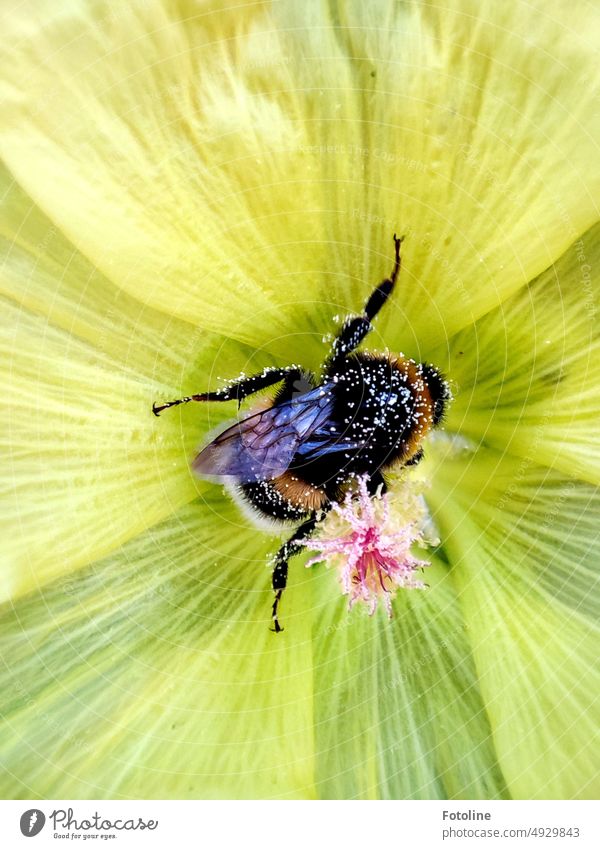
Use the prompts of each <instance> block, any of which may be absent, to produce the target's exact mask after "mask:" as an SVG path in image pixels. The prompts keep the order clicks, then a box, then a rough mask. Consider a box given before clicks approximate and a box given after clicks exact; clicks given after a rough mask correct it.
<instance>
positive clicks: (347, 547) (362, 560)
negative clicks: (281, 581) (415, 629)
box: [302, 476, 434, 616]
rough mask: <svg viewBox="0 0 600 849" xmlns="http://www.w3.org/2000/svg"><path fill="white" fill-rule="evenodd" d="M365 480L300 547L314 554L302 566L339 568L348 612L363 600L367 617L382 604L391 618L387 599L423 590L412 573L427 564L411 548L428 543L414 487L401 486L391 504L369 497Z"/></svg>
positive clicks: (405, 483) (421, 506)
mask: <svg viewBox="0 0 600 849" xmlns="http://www.w3.org/2000/svg"><path fill="white" fill-rule="evenodd" d="M367 481H368V477H367V476H363V477H361V478H359V479H358V490H357V491H356V492H354V493H352V492H349V493H347V495H346V497H345V499H344V501H343V502H342V503H341V504H333V505H332V512H331V513H330V515H329V516H328V517H327V519H326V520H325V521H324V522H323V524H322V525H321V528H320V531H319V534H318V536H316V537H313V538H312V539H308V540H304V541H303V543H302V544H303V545H305V546H306V547H307V548H310V549H312V550H313V551H317V552H319V553H318V554H317V556H315V557H313V558H311V559H310V560H309V561H308V563H307V564H306V565H307V566H312V565H313V564H314V563H317V562H321V561H325V562H327V563H328V564H334V565H336V566H337V567H338V570H339V577H340V582H341V585H342V592H343V593H344V595H347V596H348V597H349V607H352V606H353V605H354V604H355V602H357V601H363V602H364V603H365V604H366V605H367V606H368V608H369V612H370V613H371V614H372V613H374V612H375V609H376V608H377V604H378V602H379V601H380V600H383V602H384V604H385V607H386V610H387V612H388V615H389V616H391V615H392V604H391V602H392V598H393V596H394V594H395V592H396V591H397V589H398V588H399V587H404V588H408V589H423V588H424V587H425V586H426V585H425V584H424V583H423V581H421V580H419V579H418V578H417V577H416V576H415V573H417V572H418V571H419V570H421V569H422V568H423V567H425V566H428V565H429V563H428V562H427V561H424V560H419V559H418V558H416V557H415V556H414V555H413V554H412V552H411V548H412V546H413V545H414V544H416V543H419V544H421V545H423V544H427V543H430V544H431V543H433V542H434V540H431V539H427V535H426V525H427V515H426V510H425V507H424V504H423V501H422V498H421V495H420V492H419V491H417V488H416V487H415V486H414V485H411V484H410V482H409V481H408V480H405V481H403V482H402V483H401V484H400V489H399V490H398V491H397V492H396V496H395V497H394V499H393V501H391V500H390V496H389V495H388V494H386V495H383V496H376V497H374V498H373V497H371V496H370V494H369V490H368V487H367Z"/></svg>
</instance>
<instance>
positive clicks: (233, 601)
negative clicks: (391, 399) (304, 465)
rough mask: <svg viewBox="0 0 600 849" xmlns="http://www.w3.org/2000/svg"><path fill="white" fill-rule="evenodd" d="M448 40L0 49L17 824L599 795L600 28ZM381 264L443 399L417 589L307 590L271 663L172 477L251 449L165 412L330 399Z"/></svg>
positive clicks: (504, 10) (544, 16) (239, 592)
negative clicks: (370, 610)
mask: <svg viewBox="0 0 600 849" xmlns="http://www.w3.org/2000/svg"><path fill="white" fill-rule="evenodd" d="M447 6H448V4H437V3H433V4H430V3H427V4H421V3H418V2H414V3H411V2H405V3H395V2H391V0H386V2H383V1H382V2H378V1H377V2H369V3H367V4H360V3H354V2H349V3H341V4H339V6H336V5H335V4H333V5H332V4H326V3H324V2H317V0H311V2H309V3H308V4H303V3H294V2H292V0H290V2H287V0H283V1H282V2H277V3H273V4H269V3H264V4H253V3H252V4H251V3H248V4H247V5H243V6H240V5H236V4H232V5H231V6H229V5H228V4H227V5H225V4H217V3H201V2H196V3H194V2H189V3H185V2H181V3H166V2H158V0H144V2H141V0H140V2H132V3H127V4H123V6H122V7H120V6H115V5H114V4H109V3H104V2H100V0H98V2H83V0H81V2H77V0H74V2H72V3H69V4H64V3H58V4H57V3H55V2H50V0H42V2H36V3H34V4H31V5H28V4H25V5H21V6H19V8H18V10H16V11H13V12H12V13H11V15H10V16H8V17H6V18H5V20H4V21H3V36H4V38H3V42H4V46H3V50H2V59H1V64H2V79H3V80H4V82H2V83H1V85H0V103H1V106H0V110H1V114H0V118H1V120H0V153H1V155H2V157H3V160H4V162H5V170H4V171H3V176H2V179H3V187H2V198H3V216H2V239H3V245H4V250H3V253H4V262H3V267H2V275H1V278H0V279H1V285H2V298H3V310H4V319H3V321H2V341H1V345H2V364H3V365H2V375H1V380H2V383H1V386H2V397H3V399H4V404H5V415H4V428H3V435H2V441H3V443H4V448H5V451H4V458H5V459H4V462H3V464H2V475H3V478H4V480H3V490H4V501H3V504H2V511H1V513H0V515H1V517H2V523H3V527H2V539H3V564H2V572H1V576H2V579H1V583H0V588H1V590H2V598H3V600H4V605H3V618H2V625H1V627H2V634H3V645H4V650H3V658H4V661H5V668H4V672H3V680H2V687H1V691H2V715H3V717H4V727H3V733H2V737H1V743H0V759H1V761H2V763H3V765H4V767H5V772H4V776H5V777H4V779H3V783H2V792H3V794H4V795H5V796H20V797H27V798H35V797H55V798H78V797H82V798H100V797H134V798H140V797H141V798H165V797H169V798H184V797H194V798H198V797H199V798H206V797H300V798H305V797H310V798H313V797H337V798H354V797H371V796H373V797H394V798H415V797H451V798H454V797H466V798H492V797H505V796H513V797H542V798H548V797H568V798H570V797H581V796H583V797H595V796H597V793H598V791H599V789H600V788H599V784H598V764H597V758H596V757H595V753H596V752H597V751H598V748H597V747H598V740H597V734H598V725H599V723H598V703H597V694H598V692H600V686H599V682H598V668H597V657H598V621H599V620H598V592H597V584H596V583H595V581H597V579H596V574H597V566H598V560H599V553H600V552H599V542H598V532H597V516H598V507H599V499H598V492H597V489H596V486H597V485H598V483H600V437H599V433H600V431H599V430H598V416H599V413H600V390H599V377H600V358H599V343H598V333H597V315H596V311H597V310H596V298H597V295H598V291H599V287H600V239H599V236H600V226H599V225H598V224H597V222H598V218H599V216H598V198H599V196H600V195H599V190H600V164H599V163H600V157H599V156H598V143H597V139H598V138H599V132H598V131H599V126H598V110H597V102H598V95H599V88H600V70H599V66H598V63H597V55H596V48H597V43H598V37H599V34H600V33H599V30H600V17H599V16H598V14H597V13H596V12H594V10H593V9H592V7H591V6H590V5H589V4H587V3H584V2H577V0H576V2H574V3H570V4H569V11H568V17H567V18H565V15H564V9H563V8H562V7H558V6H557V7H554V5H552V4H543V5H541V4H540V5H539V8H535V7H534V6H532V5H531V4H528V3H525V2H519V0H512V1H511V2H503V3H494V2H483V3H482V2H470V0H461V2H458V3H454V4H451V8H447ZM394 231H396V232H403V233H405V234H406V237H407V238H406V242H405V244H404V267H403V271H402V280H401V285H400V292H399V293H398V294H397V295H396V296H395V298H394V301H393V303H392V304H390V306H389V307H388V308H387V312H386V314H385V315H384V314H383V313H382V315H381V319H380V320H379V321H378V324H377V332H376V334H374V338H373V339H372V340H371V342H370V345H371V346H375V347H378V348H383V347H386V346H387V347H389V348H390V349H391V350H393V351H400V350H402V351H404V352H405V353H406V354H407V355H408V356H413V357H415V358H416V359H418V360H427V361H431V362H433V363H435V364H436V365H437V366H439V367H440V368H442V369H443V370H444V371H445V373H446V374H447V375H448V377H449V379H450V380H451V381H452V384H453V391H454V394H455V397H456V400H455V401H454V403H453V405H452V407H451V409H450V413H449V416H448V420H447V422H446V436H445V437H443V438H440V439H437V440H433V439H432V440H430V442H429V443H428V446H427V460H426V465H425V473H426V476H427V478H428V480H429V484H430V485H429V488H428V489H427V490H426V498H427V501H428V503H429V506H430V508H431V509H432V511H433V513H434V521H435V524H436V528H437V531H438V533H439V536H440V539H441V545H440V547H439V548H438V549H437V552H436V555H435V556H434V558H433V563H432V566H431V568H430V569H428V570H427V581H428V583H429V584H430V589H429V590H427V591H425V592H419V593H410V592H404V593H403V592H402V591H400V592H399V593H398V595H397V596H396V599H395V601H394V618H393V619H391V620H390V621H388V619H387V617H386V615H385V611H383V610H380V611H378V612H377V614H376V615H374V616H373V617H372V618H369V617H368V616H362V615H360V614H361V612H362V611H359V610H358V609H356V610H354V611H352V613H351V615H349V614H348V613H347V610H346V607H347V604H346V600H345V599H344V598H343V597H342V596H341V595H340V593H339V591H338V588H337V586H336V583H337V579H336V576H335V575H334V574H333V572H332V571H328V570H326V569H324V568H319V567H315V568H313V569H310V570H306V569H303V568H301V563H302V561H301V560H300V559H298V561H297V562H296V563H294V562H292V568H291V570H290V571H291V574H290V584H289V587H288V590H287V595H286V601H285V603H286V626H287V627H286V631H285V633H284V634H282V635H279V636H277V637H276V636H275V635H273V634H272V633H271V632H270V631H269V627H268V626H269V614H270V602H271V590H270V582H269V572H268V569H267V565H266V564H267V559H266V558H267V554H268V553H269V552H272V551H273V548H274V545H276V541H275V543H274V541H273V538H270V537H269V536H267V535H265V534H262V533H260V532H257V531H256V529H254V528H253V527H252V525H251V524H250V523H249V522H247V520H246V519H245V518H244V517H243V516H242V515H240V513H239V512H238V510H237V508H236V507H235V505H233V504H232V503H231V502H230V501H229V500H228V499H227V497H225V495H224V494H223V493H222V491H221V489H220V488H219V487H215V486H213V485H210V484H208V483H205V482H198V481H196V480H194V479H193V478H192V475H191V473H190V468H189V460H190V458H191V457H192V456H193V454H194V451H195V449H196V448H197V446H198V445H199V444H200V443H202V441H203V439H204V438H205V436H206V434H207V433H208V432H209V430H210V429H211V428H214V427H215V426H216V425H218V424H219V423H221V422H222V421H224V420H225V418H226V417H227V416H228V415H231V412H230V411H228V410H223V409H222V408H217V405H206V406H199V405H188V407H187V408H178V410H177V411H172V413H171V415H170V416H169V417H168V418H167V417H166V416H165V417H163V418H162V419H161V420H160V421H159V422H157V420H156V419H155V418H154V417H153V416H152V414H151V411H150V407H151V404H152V401H154V400H156V399H157V398H169V397H178V396H179V395H181V394H185V393H187V392H197V391H202V390H204V389H208V388H214V387H216V386H217V385H218V384H217V377H219V376H221V377H231V376H234V375H236V374H238V373H239V372H240V371H242V370H243V371H246V372H247V373H251V372H252V371H258V370H260V369H261V368H262V367H264V366H265V365H285V364H287V363H290V362H298V361H299V362H302V363H303V364H306V365H307V366H308V367H316V366H317V365H318V363H319V362H320V361H321V359H322V357H323V352H324V346H323V343H322V336H323V334H326V333H328V332H330V331H331V330H332V328H333V323H332V316H333V315H334V314H336V313H338V314H344V313H345V312H352V311H356V310H357V309H358V308H360V307H361V305H362V304H363V303H364V300H365V297H366V296H367V295H368V294H369V292H370V291H371V288H372V287H373V286H374V285H375V284H376V283H377V282H379V281H380V280H381V279H382V278H383V277H384V276H385V274H386V273H387V272H388V270H389V259H390V250H389V248H390V240H391V235H392V233H393V232H394ZM191 407H194V409H192V408H191ZM6 449H8V453H7V451H6Z"/></svg>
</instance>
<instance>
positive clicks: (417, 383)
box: [389, 354, 434, 463]
mask: <svg viewBox="0 0 600 849" xmlns="http://www.w3.org/2000/svg"><path fill="white" fill-rule="evenodd" d="M389 362H390V365H391V366H392V368H395V369H397V370H398V371H399V372H401V373H402V374H403V375H405V376H406V382H407V385H408V386H410V389H411V392H412V396H413V404H414V406H413V410H414V412H413V420H414V423H413V425H412V427H411V431H410V434H408V438H407V440H406V442H405V449H404V452H403V454H402V456H401V457H400V458H399V459H400V461H401V462H402V463H406V462H407V461H408V460H410V459H411V458H412V457H414V456H415V454H416V453H417V452H418V450H419V448H420V445H421V441H422V440H423V438H424V437H425V436H426V435H427V434H428V433H429V431H430V430H431V429H432V427H433V412H434V405H433V399H432V397H431V392H430V391H429V386H428V384H427V381H426V379H425V377H424V375H423V366H422V365H421V364H420V363H416V362H415V361H414V360H411V359H410V358H408V357H404V356H403V355H402V354H390V356H389Z"/></svg>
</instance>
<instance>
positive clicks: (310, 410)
mask: <svg viewBox="0 0 600 849" xmlns="http://www.w3.org/2000/svg"><path fill="white" fill-rule="evenodd" d="M332 409H333V398H332V394H331V387H330V386H328V385H327V384H325V385H324V386H320V387H317V388H316V389H312V390H311V391H310V392H306V393H305V394H303V395H298V396H297V397H295V398H293V399H292V400H291V401H286V402H285V403H283V404H278V405H277V406H275V407H269V408H268V409H267V410H262V411H261V412H259V413H255V414H254V415H252V416H249V417H248V418H247V419H243V420H242V421H241V422H237V423H236V424H234V425H232V426H231V427H229V428H227V430H225V431H223V433H221V434H219V436H217V437H216V439H214V440H213V441H212V442H211V443H209V444H208V445H207V446H206V448H204V449H203V450H202V451H201V452H200V453H199V454H198V456H197V457H196V459H195V460H194V462H193V463H192V468H193V469H194V471H195V472H196V474H198V475H199V476H200V477H208V478H235V479H236V480H237V481H239V482H240V483H251V482H254V481H261V480H268V479H269V478H274V477H277V476H278V475H282V474H283V473H284V472H285V471H286V470H287V469H288V468H289V466H290V463H291V462H292V458H293V457H294V455H295V454H296V452H297V450H298V447H299V446H300V445H301V444H302V442H303V441H304V440H306V439H308V438H310V435H311V434H312V433H313V432H314V431H316V430H319V428H321V427H323V426H324V425H325V423H326V422H327V420H328V419H329V417H330V415H331V412H332Z"/></svg>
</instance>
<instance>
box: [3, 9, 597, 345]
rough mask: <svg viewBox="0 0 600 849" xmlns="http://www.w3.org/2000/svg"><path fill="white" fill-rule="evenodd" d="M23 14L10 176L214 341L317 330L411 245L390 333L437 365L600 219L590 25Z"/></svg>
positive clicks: (208, 12) (242, 12) (273, 13)
mask: <svg viewBox="0 0 600 849" xmlns="http://www.w3.org/2000/svg"><path fill="white" fill-rule="evenodd" d="M20 9H22V14H17V13H14V14H12V15H11V17H10V18H9V19H8V20H7V22H6V27H7V29H6V32H5V40H6V43H7V45H8V46H7V49H6V50H5V53H4V56H5V66H4V68H3V73H4V76H5V78H6V80H7V81H6V83H5V85H4V86H3V89H2V101H3V104H4V105H3V110H2V124H1V126H2V131H1V132H0V149H1V150H2V151H3V153H4V155H5V156H6V158H7V161H8V163H9V165H10V167H11V169H12V170H13V172H14V174H15V175H16V177H17V179H18V180H19V181H20V182H21V183H22V184H23V185H24V187H25V188H26V190H27V191H28V192H29V193H30V194H31V196H32V197H33V198H34V200H36V202H38V203H39V204H40V205H41V206H42V207H43V208H44V209H45V210H46V212H47V213H48V214H49V215H50V217H51V218H52V220H53V221H55V222H56V223H57V224H58V225H59V227H60V228H61V229H62V230H64V232H65V233H66V234H67V235H68V236H69V238H70V239H71V240H72V241H73V243H74V244H75V245H76V246H77V247H79V248H80V249H81V250H82V252H83V253H84V254H85V255H86V256H87V257H88V258H89V259H90V260H91V261H92V262H93V264H94V265H95V266H96V267H98V268H99V269H100V270H101V271H102V272H103V273H105V274H106V275H107V276H109V277H110V278H111V279H112V280H114V281H115V282H117V283H118V285H119V286H120V287H122V288H124V289H126V290H127V291H129V292H130V293H134V294H136V295H140V293H143V298H144V300H145V302H146V303H148V304H150V305H152V306H154V307H158V308H159V309H162V310H164V311H166V312H169V313H171V314H176V315H178V316H179V317H182V318H184V319H186V320H189V321H191V322H193V323H196V324H198V325H200V326H203V327H210V328H213V329H216V330H219V331H223V332H226V333H231V334H233V335H235V336H236V337H237V338H239V339H243V340H245V341H248V342H252V343H256V342H258V341H259V340H260V341H261V342H263V343H264V342H265V341H266V340H274V339H276V338H277V337H279V336H280V335H281V334H288V333H289V332H290V325H289V317H290V316H291V315H292V314H293V316H294V320H295V323H296V326H298V325H300V326H301V327H302V328H303V329H306V330H307V331H310V330H311V329H314V327H315V326H318V327H319V328H320V329H321V330H322V329H323V328H324V327H328V326H329V322H330V318H331V314H332V312H333V311H334V308H333V306H332V305H333V304H337V305H342V306H343V307H344V308H350V307H351V308H352V309H355V310H356V309H358V308H359V307H360V306H361V304H362V302H363V300H364V298H365V295H366V293H367V291H368V289H369V287H370V286H372V285H374V283H375V282H376V281H377V280H378V279H381V277H382V276H384V275H385V274H387V273H388V271H389V265H390V253H391V235H392V232H393V231H394V230H397V231H399V232H400V231H404V232H407V233H408V234H409V238H408V239H407V242H406V245H405V254H406V262H405V271H404V277H405V288H404V289H403V292H402V298H401V300H400V301H399V305H397V307H396V310H395V312H392V311H390V315H389V316H388V319H387V323H382V325H381V328H380V329H381V330H383V331H384V338H385V339H386V342H388V343H389V344H391V345H393V346H396V347H400V346H402V347H404V348H408V349H411V351H412V350H418V349H419V348H421V349H423V347H424V346H425V349H427V346H429V345H433V344H434V343H435V342H436V341H439V340H440V339H443V338H446V336H447V335H448V334H451V333H453V332H454V331H455V330H457V329H458V328H460V327H462V326H464V325H465V324H466V323H469V322H470V321H471V320H472V319H473V317H476V316H478V315H480V314H482V313H483V312H485V311H487V310H489V309H490V308H491V307H493V306H494V305H495V304H497V303H498V302H499V301H501V300H503V299H504V297H505V296H506V295H507V294H508V293H510V292H512V291H514V290H515V289H517V288H519V287H520V286H521V285H523V284H524V283H526V282H527V281H528V280H530V279H531V278H532V277H533V276H535V275H536V274H537V273H539V272H540V271H541V270H542V269H543V268H544V267H547V266H548V265H549V264H550V263H551V262H552V261H553V260H554V259H556V257H557V256H558V255H560V253H561V252H562V251H563V250H564V248H565V247H566V246H567V245H568V244H569V243H570V242H572V241H573V239H574V238H576V237H577V236H578V235H579V234H580V233H581V232H583V231H584V230H585V229H587V227H588V226H589V225H590V224H591V222H592V220H593V218H594V216H595V215H596V210H595V201H594V198H595V197H597V192H598V187H599V181H600V169H599V167H598V157H597V151H596V147H595V141H594V140H595V138H596V137H597V135H598V126H597V124H594V121H597V110H596V111H594V110H593V108H592V107H593V104H594V103H595V98H596V97H597V94H598V82H599V73H598V64H597V62H596V58H595V53H594V49H595V44H596V41H597V33H598V18H597V16H596V15H595V14H593V13H592V11H591V10H589V9H588V7H586V6H584V5H583V4H582V5H576V6H574V7H572V8H570V10H569V11H570V18H571V26H570V27H569V28H565V27H564V26H563V23H562V21H561V20H560V18H559V16H558V15H551V14H549V13H548V12H547V11H546V9H545V8H544V9H538V8H534V7H532V6H531V5H527V4H524V3H512V2H511V3H502V4H499V3H491V2H490V3H483V4H482V3H463V4H461V5H460V6H458V7H455V8H450V9H449V8H448V7H447V4H440V5H437V4H433V5H432V4H427V5H423V4H417V3H415V4H401V5H398V4H395V3H391V2H387V0H386V2H380V3H375V4H368V5H367V6H365V5H364V4H358V3H349V4H345V5H344V6H343V7H342V9H341V11H340V12H339V15H340V17H339V18H338V17H336V15H337V14H338V13H336V14H335V15H334V14H332V13H331V12H330V10H329V7H327V6H326V5H325V4H309V5H308V6H302V5H300V6H299V5H298V4H295V3H293V2H290V3H287V2H286V3H278V4H275V5H273V6H272V7H267V8H266V10H265V7H263V6H261V7H258V6H256V5H254V4H246V5H243V6H241V7H240V6H235V7H234V8H232V9H231V8H227V9H223V8H212V9H206V8H202V9H200V10H198V8H197V7H195V6H194V7H192V9H191V10H186V11H185V12H182V13H177V12H176V11H174V8H173V7H170V6H169V7H167V6H166V5H164V4H161V3H159V2H158V1H157V0H152V1H151V2H146V3H143V4H142V3H140V4H131V5H128V6H126V7H124V8H122V9H119V10H118V12H115V11H114V10H113V9H112V7H110V9H109V7H108V6H106V7H105V8H103V6H102V4H95V5H94V6H90V5H89V4H87V3H83V2H82V3H75V4H71V5H69V7H61V8H57V7H56V4H53V3H46V4H42V5H40V4H35V6H33V7H31V8H29V7H25V6H23V7H20ZM324 302H326V303H324ZM292 305H293V308H292ZM313 315H314V323H311V321H312V320H311V316H313ZM232 316H236V320H235V321H232ZM409 328H410V330H409ZM299 341H300V340H298V339H293V340H291V342H288V349H289V350H290V351H291V352H292V354H293V349H294V345H297V344H298V343H299ZM272 344H273V345H275V344H276V343H275V342H274V341H272ZM295 350H300V347H297V348H296V349H295Z"/></svg>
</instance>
